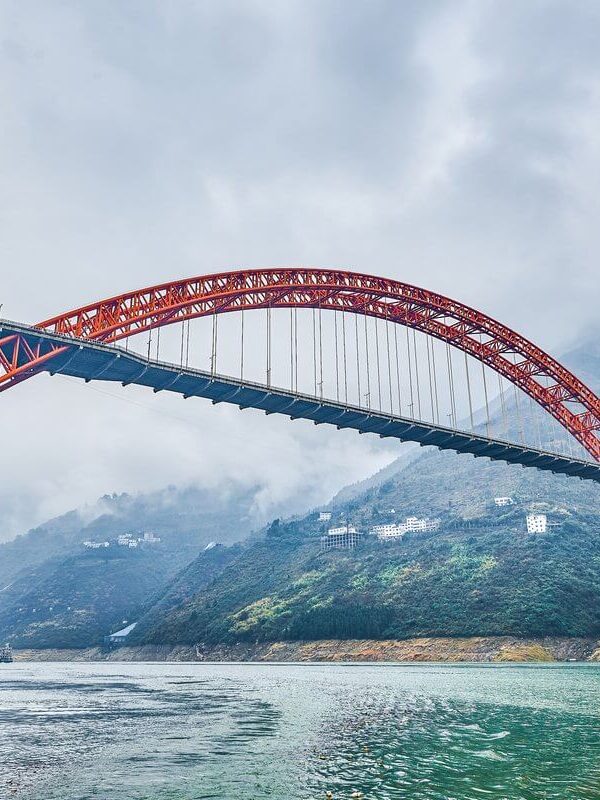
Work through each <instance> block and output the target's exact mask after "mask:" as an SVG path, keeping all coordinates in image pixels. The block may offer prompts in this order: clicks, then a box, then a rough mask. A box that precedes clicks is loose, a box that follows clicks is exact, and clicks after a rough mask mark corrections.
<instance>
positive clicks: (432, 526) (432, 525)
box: [404, 517, 440, 533]
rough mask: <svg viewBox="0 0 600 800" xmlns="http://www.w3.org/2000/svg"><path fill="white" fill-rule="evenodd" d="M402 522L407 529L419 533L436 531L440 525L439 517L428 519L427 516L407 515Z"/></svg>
mask: <svg viewBox="0 0 600 800" xmlns="http://www.w3.org/2000/svg"><path fill="white" fill-rule="evenodd" d="M404 524H405V525H406V530H407V531H419V532H420V533H424V532H429V531H437V530H438V528H439V527H440V521H439V519H429V517H421V518H419V517H407V518H406V522H405V523H404Z"/></svg>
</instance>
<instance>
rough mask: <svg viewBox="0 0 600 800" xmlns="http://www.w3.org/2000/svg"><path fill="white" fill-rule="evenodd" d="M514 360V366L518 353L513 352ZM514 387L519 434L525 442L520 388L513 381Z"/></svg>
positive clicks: (522, 442)
mask: <svg viewBox="0 0 600 800" xmlns="http://www.w3.org/2000/svg"><path fill="white" fill-rule="evenodd" d="M512 361H513V367H514V366H516V364H517V354H516V353H514V352H513V354H512ZM513 389H514V392H515V408H516V410H517V422H518V426H519V435H520V437H521V444H525V431H524V429H523V419H522V417H521V406H520V403H519V390H518V388H517V384H516V383H513Z"/></svg>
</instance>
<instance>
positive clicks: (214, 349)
mask: <svg viewBox="0 0 600 800" xmlns="http://www.w3.org/2000/svg"><path fill="white" fill-rule="evenodd" d="M217 325H218V320H217V306H216V304H215V305H214V306H213V315H212V344H211V353H210V373H211V375H212V376H213V377H214V376H215V375H216V372H217V337H218V328H217Z"/></svg>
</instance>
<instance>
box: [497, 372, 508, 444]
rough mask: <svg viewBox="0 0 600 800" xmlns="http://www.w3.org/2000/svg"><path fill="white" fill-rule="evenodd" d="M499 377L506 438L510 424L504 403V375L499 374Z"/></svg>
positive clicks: (503, 430)
mask: <svg viewBox="0 0 600 800" xmlns="http://www.w3.org/2000/svg"><path fill="white" fill-rule="evenodd" d="M496 374H497V375H498V390H499V392H500V407H501V409H502V432H503V435H504V436H508V422H507V419H506V403H505V402H504V385H503V380H504V379H503V378H502V375H501V374H500V373H499V372H497V373H496Z"/></svg>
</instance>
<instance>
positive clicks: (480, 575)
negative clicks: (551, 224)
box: [0, 342, 600, 647]
mask: <svg viewBox="0 0 600 800" xmlns="http://www.w3.org/2000/svg"><path fill="white" fill-rule="evenodd" d="M565 360H566V361H567V362H568V363H569V365H570V366H571V368H572V369H573V370H574V372H576V374H581V375H582V376H583V375H585V378H586V380H587V381H588V382H589V383H590V385H592V386H595V387H597V386H598V385H600V381H599V380H598V377H599V376H600V353H598V347H597V343H596V342H593V343H591V344H590V346H580V347H578V348H574V349H573V350H571V351H570V352H569V353H568V354H567V356H566V359H565ZM502 405H503V404H502V403H501V402H500V401H499V400H496V401H495V402H493V403H491V420H490V421H491V427H492V430H494V431H496V432H500V433H504V434H506V435H509V436H517V437H518V436H519V435H520V432H521V429H524V430H525V431H526V432H527V435H528V437H531V438H533V439H534V440H536V441H537V443H539V444H540V445H541V446H544V447H549V448H551V447H555V446H560V445H562V444H564V443H565V437H564V434H562V432H561V430H560V429H559V428H558V427H557V426H556V425H549V424H548V421H547V419H546V418H545V415H544V414H543V413H542V412H541V411H538V410H537V409H536V408H535V407H532V406H530V405H529V404H521V405H519V406H517V405H516V403H515V401H514V399H512V398H511V397H506V398H505V402H504V408H502ZM477 419H478V420H479V422H478V425H479V429H480V430H483V429H485V423H484V422H483V417H482V414H481V412H480V413H479V414H478V416H477ZM401 450H402V454H401V456H400V457H399V458H398V459H397V460H396V461H395V462H394V463H393V464H390V465H389V466H388V467H386V468H385V469H384V470H382V471H381V472H379V473H378V474H377V475H374V476H371V477H370V478H368V479H366V480H364V481H362V482H359V483H358V484H355V485H353V486H351V487H347V488H346V489H343V490H342V491H340V492H339V493H338V494H337V495H336V497H334V498H333V499H332V501H331V503H330V504H329V505H328V506H327V508H328V509H329V510H330V511H331V513H332V515H333V516H332V520H333V522H339V521H349V522H350V523H352V524H354V525H356V526H357V527H358V528H359V529H361V530H368V529H369V528H370V527H371V526H373V525H378V524H383V523H390V522H394V521H397V520H400V519H402V518H404V517H407V516H411V515H416V516H427V517H436V518H439V520H440V528H439V530H438V531H434V532H431V533H429V534H407V535H406V536H405V537H404V539H403V540H402V541H396V542H390V543H381V542H378V541H377V540H375V539H374V538H373V537H365V539H364V541H363V542H362V543H361V544H360V545H359V546H358V547H356V548H355V549H354V550H351V551H346V550H344V551H342V550H326V551H323V550H321V547H320V537H321V535H322V534H323V533H325V531H326V526H325V525H323V524H322V523H319V522H318V515H317V513H316V512H314V513H311V514H307V515H305V516H303V517H299V518H296V519H292V520H283V521H280V520H275V522H273V523H271V524H270V525H268V526H266V527H263V528H262V529H260V528H259V525H258V520H259V519H260V515H259V514H258V513H257V511H256V507H257V502H256V497H257V494H258V492H259V491H260V487H254V488H252V489H245V490H242V489H240V488H239V487H236V486H226V487H223V488H222V489H221V490H219V491H212V492H209V491H201V490H198V489H193V490H192V489H190V490H186V491H184V492H181V491H178V490H175V489H170V490H165V491H164V492H160V493H155V494H153V495H140V496H138V497H133V498H132V497H129V496H127V495H122V496H117V497H109V498H103V499H102V500H101V501H100V502H99V503H98V504H97V506H96V507H94V508H92V509H87V510H85V511H84V512H71V513H70V514H69V515H66V516H65V517H62V518H59V519H58V520H54V521H52V522H51V523H48V525H46V526H42V527H41V528H40V529H38V530H36V531H33V532H30V533H29V534H28V535H26V536H25V537H21V541H19V540H17V541H16V542H14V543H11V544H10V545H4V546H2V547H0V558H1V556H2V555H4V556H6V555H7V554H8V555H9V558H8V559H7V560H6V559H5V562H4V563H3V564H2V567H0V574H4V575H5V576H8V578H9V586H8V589H6V588H5V589H4V591H0V640H1V639H2V638H8V639H9V640H10V641H11V642H12V643H13V644H15V645H17V646H30V647H50V646H54V647H60V646H63V647H64V646H74V647H84V646H87V645H90V644H98V643H100V642H101V641H102V639H103V637H104V636H105V635H106V634H107V633H109V632H112V631H115V630H117V629H118V628H119V627H122V626H123V625H124V624H125V620H127V621H128V622H131V621H135V622H136V623H137V625H136V627H135V629H134V630H133V631H132V632H131V634H130V635H129V637H128V640H127V641H128V643H131V644H135V643H138V644H143V643H153V644H155V643H159V644H183V643H185V644H191V643H194V642H198V641H204V642H207V643H216V642H233V641H247V642H254V641H257V640H258V641H271V640H277V639H319V638H330V637H339V638H345V637H358V638H388V637H390V638H396V637H399V638H404V637H410V636H421V635H451V636H459V635H460V636H462V635H494V634H513V635H544V634H555V635H578V636H585V635H589V636H598V635H599V634H600V569H599V567H600V513H599V508H600V504H599V500H600V490H599V488H598V486H597V485H595V484H589V483H583V482H581V481H578V480H575V479H569V478H566V477H560V476H553V475H551V474H547V473H541V472H536V471H535V470H526V469H523V468H521V467H517V466H508V465H505V464H502V463H500V462H490V461H485V460H482V459H475V458H473V457H471V456H464V455H462V456H459V455H456V454H454V453H451V452H447V451H446V452H441V451H437V450H435V449H432V448H423V449H420V448H418V447H415V446H414V445H408V446H401ZM498 496H510V497H512V498H513V499H514V504H513V505H511V506H508V507H503V508H497V507H496V506H495V504H494V497H498ZM532 510H537V511H539V512H543V513H547V514H548V517H549V519H550V523H551V527H550V528H549V531H548V532H547V533H544V534H535V535H530V534H527V533H526V531H525V515H526V513H528V512H529V511H532ZM132 530H134V531H138V532H142V531H145V530H152V531H153V532H154V533H156V534H158V535H160V537H161V539H162V541H161V543H160V546H159V547H155V546H152V547H151V548H150V549H145V548H142V549H140V550H139V551H133V552H129V551H128V550H125V549H121V550H120V549H118V548H115V549H113V548H109V551H107V552H104V551H97V550H93V551H89V552H88V551H86V550H84V549H83V548H82V545H81V542H82V541H83V540H84V539H94V540H101V539H103V538H114V537H115V536H116V535H118V534H120V533H123V532H126V531H132ZM252 531H254V532H252ZM249 534H250V535H249ZM241 540H243V541H241ZM217 541H218V542H220V544H219V545H216V546H208V547H207V545H208V544H209V543H210V542H217ZM232 543H234V544H232ZM19 548H21V551H19ZM32 548H39V552H35V553H33V554H32ZM19 552H22V553H25V554H26V555H27V556H28V557H29V558H30V560H32V559H33V560H34V562H35V559H37V564H34V566H33V567H32V566H31V565H29V566H27V567H26V568H23V564H22V563H21V564H19V561H18V555H19ZM7 563H8V566H7ZM2 570H4V573H2ZM5 580H6V577H5Z"/></svg>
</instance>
